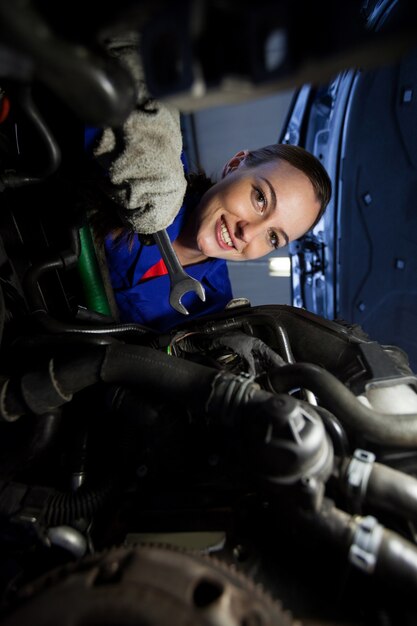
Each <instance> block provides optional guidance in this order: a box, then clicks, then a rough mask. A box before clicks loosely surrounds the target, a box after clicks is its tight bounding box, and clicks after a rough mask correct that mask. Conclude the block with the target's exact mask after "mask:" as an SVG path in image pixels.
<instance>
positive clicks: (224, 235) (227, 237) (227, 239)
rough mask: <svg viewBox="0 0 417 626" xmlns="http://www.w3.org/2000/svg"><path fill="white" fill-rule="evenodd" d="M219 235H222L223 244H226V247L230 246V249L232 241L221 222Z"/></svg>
mask: <svg viewBox="0 0 417 626" xmlns="http://www.w3.org/2000/svg"><path fill="white" fill-rule="evenodd" d="M221 233H222V239H223V241H224V243H227V245H228V246H230V247H231V248H233V247H234V246H233V241H232V240H231V238H230V235H229V231H228V230H227V227H226V224H225V223H224V222H223V219H222V222H221Z"/></svg>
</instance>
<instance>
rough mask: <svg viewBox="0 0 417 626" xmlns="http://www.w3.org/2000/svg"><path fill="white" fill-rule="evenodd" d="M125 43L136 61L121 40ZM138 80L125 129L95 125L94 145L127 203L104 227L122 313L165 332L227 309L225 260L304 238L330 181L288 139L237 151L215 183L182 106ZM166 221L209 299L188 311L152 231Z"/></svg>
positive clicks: (114, 191) (193, 298)
mask: <svg viewBox="0 0 417 626" xmlns="http://www.w3.org/2000/svg"><path fill="white" fill-rule="evenodd" d="M120 49H122V50H123V54H122V55H121V58H122V60H123V62H126V60H127V61H128V63H129V61H130V60H131V59H132V57H129V55H126V47H125V46H122V48H121V47H120V42H118V47H117V52H116V53H117V54H118V53H119V52H120ZM134 59H135V60H134V62H133V65H132V63H131V65H130V67H134V68H135V69H136V68H137V65H136V63H137V58H136V57H134ZM138 84H139V89H138V94H139V95H138V107H137V108H136V110H135V111H134V112H133V113H132V114H131V115H130V116H129V118H128V120H127V121H126V122H125V124H124V126H123V128H120V129H105V130H104V131H100V132H98V131H97V130H94V129H89V130H88V131H87V133H86V145H87V147H88V150H89V151H90V153H91V154H92V156H93V160H94V161H95V162H96V164H98V165H99V166H100V169H102V170H103V171H104V170H105V171H106V176H105V182H104V185H103V187H104V188H105V190H106V191H107V193H108V195H109V196H110V197H111V199H112V201H113V202H114V203H115V205H116V206H117V207H118V219H119V222H118V223H117V222H116V223H114V222H113V223H112V224H110V225H109V224H105V220H104V221H103V220H102V223H101V226H102V228H101V232H102V234H103V235H104V246H105V252H106V258H107V263H108V268H109V273H110V279H111V283H112V286H113V290H114V295H115V299H116V303H117V306H118V309H119V314H120V321H121V322H136V323H140V324H143V325H145V326H148V327H151V328H155V329H156V330H158V331H165V330H168V329H169V328H172V327H174V326H176V325H178V324H180V323H182V322H184V321H185V320H186V319H187V320H189V319H190V318H191V319H192V318H194V317H198V316H201V315H208V314H211V313H213V312H216V311H221V310H223V309H224V307H225V306H226V304H227V303H228V302H229V301H230V300H231V299H232V297H233V295H232V290H231V285H230V281H229V277H228V271H227V263H226V262H227V261H244V260H250V259H257V258H259V257H262V256H264V255H266V254H268V253H269V252H271V251H272V250H274V249H277V248H280V247H282V246H285V245H287V244H288V243H289V242H290V241H292V240H294V239H297V238H299V237H300V236H302V235H303V234H304V233H306V232H307V231H308V230H309V229H311V228H312V227H313V226H314V225H315V224H316V223H317V221H318V220H319V219H320V217H321V215H322V214H323V212H324V210H325V208H326V205H327V203H328V202H329V199H330V194H331V184H330V180H329V177H328V175H327V173H326V171H325V169H324V168H323V166H322V164H321V163H320V162H319V160H318V159H316V157H314V156H313V155H311V154H310V153H308V152H307V151H305V150H304V149H302V148H300V147H297V146H290V145H286V144H272V145H270V146H266V147H263V148H260V149H258V150H242V151H240V152H238V153H237V154H235V155H234V156H233V157H232V158H231V159H230V160H229V161H228V162H227V163H226V164H225V166H224V169H223V173H222V178H221V179H220V180H219V181H218V182H215V183H213V182H212V181H211V180H209V179H208V178H206V177H205V176H204V175H202V174H200V175H192V174H191V175H186V174H185V172H184V166H183V161H182V137H181V130H180V121H179V113H178V111H176V110H174V109H172V108H171V107H169V106H166V105H164V104H163V103H160V102H156V101H155V100H152V99H150V98H149V94H148V93H147V92H146V86H145V85H144V82H142V81H141V80H138ZM96 223H97V220H96ZM164 228H166V229H167V232H168V234H169V236H170V239H171V241H172V242H173V247H174V249H175V251H176V253H177V256H178V258H179V260H180V262H181V264H182V265H183V266H184V267H185V269H186V272H187V273H188V274H189V275H190V276H192V277H193V278H195V279H197V280H199V281H200V282H201V283H202V285H203V287H204V289H205V294H206V300H205V302H202V301H201V300H200V299H199V297H198V296H197V295H196V294H195V293H194V292H189V293H187V294H185V295H184V297H183V298H182V303H183V304H184V306H185V307H186V308H187V310H188V312H189V316H188V317H186V318H185V317H184V315H182V314H181V313H178V312H177V311H176V310H175V309H173V308H172V307H171V305H170V303H169V290H170V280H169V276H168V274H167V270H166V267H165V264H164V262H163V260H162V258H161V255H160V252H159V249H158V247H157V246H156V245H146V243H145V238H144V237H143V235H147V234H151V233H154V232H156V231H158V230H162V229H164ZM149 240H150V241H151V238H149Z"/></svg>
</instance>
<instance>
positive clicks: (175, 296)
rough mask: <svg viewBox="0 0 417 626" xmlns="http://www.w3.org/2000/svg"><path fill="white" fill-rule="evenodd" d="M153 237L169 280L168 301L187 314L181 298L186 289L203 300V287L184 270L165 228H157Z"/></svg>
mask: <svg viewBox="0 0 417 626" xmlns="http://www.w3.org/2000/svg"><path fill="white" fill-rule="evenodd" d="M153 238H154V239H155V242H156V244H157V246H158V248H159V251H160V253H161V256H162V258H163V259H164V262H165V265H166V267H167V270H168V274H169V278H170V281H171V289H170V294H169V303H170V305H171V306H172V307H173V308H174V309H175V310H176V311H178V312H179V313H182V314H183V315H188V314H189V313H188V311H187V309H186V308H185V306H184V305H183V304H182V302H181V298H182V297H183V295H184V294H185V293H187V292H188V291H194V292H195V293H196V294H197V295H198V297H199V298H200V300H202V301H203V302H205V300H206V293H205V291H204V287H203V285H202V284H201V283H200V282H199V281H198V280H196V279H195V278H192V277H191V276H189V275H188V274H187V273H186V272H185V271H184V269H183V267H182V265H181V263H180V262H179V259H178V257H177V254H176V252H175V250H174V248H173V247H172V243H171V240H170V238H169V236H168V233H167V231H166V230H165V229H164V230H158V232H156V233H154V234H153Z"/></svg>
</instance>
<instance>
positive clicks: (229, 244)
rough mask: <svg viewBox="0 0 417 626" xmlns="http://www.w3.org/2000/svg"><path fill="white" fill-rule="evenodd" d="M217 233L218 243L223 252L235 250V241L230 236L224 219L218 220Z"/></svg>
mask: <svg viewBox="0 0 417 626" xmlns="http://www.w3.org/2000/svg"><path fill="white" fill-rule="evenodd" d="M216 231H217V241H218V243H219V246H220V247H221V248H223V250H230V249H234V248H235V245H234V243H233V239H232V237H231V235H230V232H229V229H228V228H227V224H226V222H225V220H224V218H223V217H220V219H219V220H218V222H217V228H216Z"/></svg>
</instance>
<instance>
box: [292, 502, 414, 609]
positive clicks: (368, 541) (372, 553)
mask: <svg viewBox="0 0 417 626" xmlns="http://www.w3.org/2000/svg"><path fill="white" fill-rule="evenodd" d="M302 521H303V522H307V526H306V530H310V531H313V532H314V533H315V534H317V533H319V535H321V538H322V539H324V540H327V541H331V542H332V543H333V544H334V545H335V546H336V547H337V548H338V549H341V550H343V551H344V552H345V553H346V554H347V557H348V560H349V561H350V563H351V564H352V565H353V566H354V567H356V568H359V569H360V570H361V571H363V572H364V573H366V574H368V575H372V576H375V577H376V578H378V579H380V580H381V581H383V582H384V583H385V584H388V586H389V588H390V589H391V588H392V586H395V587H396V588H397V592H398V593H401V594H403V595H402V597H405V596H407V595H409V596H410V599H411V600H412V601H413V602H414V599H415V594H416V591H417V547H416V546H415V545H414V544H412V543H411V542H410V541H407V540H406V539H404V538H403V537H402V536H401V535H399V534H398V533H396V532H394V531H392V530H389V529H387V528H385V527H383V526H382V525H381V524H379V523H378V522H377V520H376V519H375V518H373V517H360V516H356V515H355V516H352V515H349V514H348V513H346V512H345V511H342V510H340V509H337V508H336V507H334V506H330V507H327V508H325V509H323V510H321V511H319V512H318V513H315V514H314V515H310V514H307V515H305V516H303V520H302Z"/></svg>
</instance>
